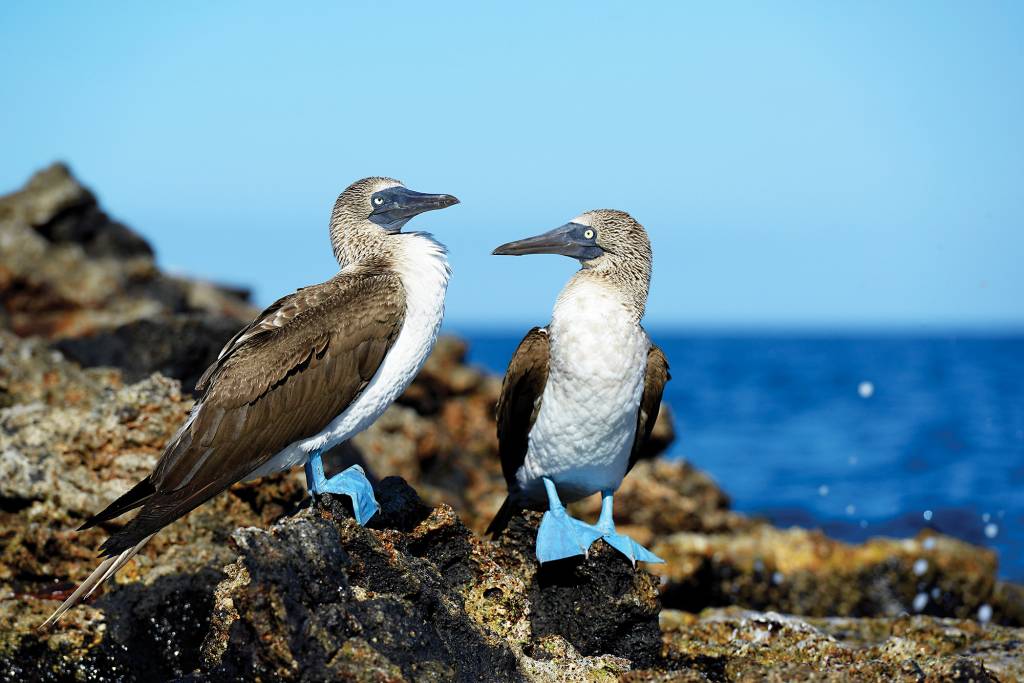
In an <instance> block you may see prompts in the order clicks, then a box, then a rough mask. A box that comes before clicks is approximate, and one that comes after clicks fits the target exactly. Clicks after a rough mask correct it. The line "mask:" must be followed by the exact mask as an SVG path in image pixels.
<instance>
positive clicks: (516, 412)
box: [485, 327, 550, 538]
mask: <svg viewBox="0 0 1024 683" xmlns="http://www.w3.org/2000/svg"><path fill="white" fill-rule="evenodd" d="M549 359H550V347H549V345H548V334H547V331H546V330H545V329H544V328H542V327H535V328H533V329H532V330H530V331H529V332H527V333H526V336H525V337H523V340H522V341H521V342H519V347H518V348H517V349H516V352H515V353H514V354H512V360H511V361H510V362H509V364H508V370H507V371H506V372H505V379H504V380H503V381H502V383H501V396H500V397H499V398H498V406H497V408H496V410H495V413H496V417H497V421H498V456H499V457H500V458H501V471H502V474H504V475H505V482H506V484H508V489H509V495H508V497H506V498H505V502H504V503H503V504H502V506H501V509H500V510H498V513H497V514H496V515H495V516H494V519H492V520H491V523H490V524H489V525H488V527H487V531H486V532H485V533H487V534H490V535H492V536H494V537H495V538H497V537H498V535H499V534H500V533H501V532H502V530H503V529H504V528H505V527H506V526H508V523H509V520H510V519H512V516H513V515H514V514H515V513H516V512H518V511H519V510H520V507H519V506H518V505H517V504H516V501H515V496H514V492H515V489H516V472H517V471H518V470H519V468H520V467H521V466H522V464H523V461H524V460H526V451H527V449H528V448H529V445H530V441H529V438H530V429H532V428H533V423H534V421H536V419H537V413H538V412H540V403H541V397H543V395H544V386H545V385H546V384H547V382H548V361H549Z"/></svg>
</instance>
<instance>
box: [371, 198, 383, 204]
mask: <svg viewBox="0 0 1024 683" xmlns="http://www.w3.org/2000/svg"><path fill="white" fill-rule="evenodd" d="M373 203H374V204H376V205H377V206H380V205H381V204H383V203H384V198H383V197H374V198H373Z"/></svg>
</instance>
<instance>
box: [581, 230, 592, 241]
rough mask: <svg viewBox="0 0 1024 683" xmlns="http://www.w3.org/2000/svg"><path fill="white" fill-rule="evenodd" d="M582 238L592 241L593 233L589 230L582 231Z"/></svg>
mask: <svg viewBox="0 0 1024 683" xmlns="http://www.w3.org/2000/svg"><path fill="white" fill-rule="evenodd" d="M583 236H584V237H586V238H587V239H588V240H592V239H594V231H593V230H591V229H590V228H587V229H586V230H584V231H583Z"/></svg>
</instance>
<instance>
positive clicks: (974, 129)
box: [0, 2, 1024, 328]
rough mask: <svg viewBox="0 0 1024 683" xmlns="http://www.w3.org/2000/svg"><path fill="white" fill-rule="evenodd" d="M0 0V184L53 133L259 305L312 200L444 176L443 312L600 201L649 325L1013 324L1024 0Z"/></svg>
mask: <svg viewBox="0 0 1024 683" xmlns="http://www.w3.org/2000/svg"><path fill="white" fill-rule="evenodd" d="M284 7H285V5H283V4H281V3H274V4H270V3H267V4H256V3H227V2H217V3H206V2H175V3H163V4H160V5H157V4H155V3H147V4H145V6H139V5H129V4H127V3H124V4H119V3H102V2H88V3H86V2H76V3H42V2H22V3H18V2H4V3H2V4H0V77H2V81H0V82H2V84H3V87H2V89H0V189H2V190H8V189H13V188H15V187H17V186H19V185H20V184H21V183H22V182H23V181H24V180H25V178H26V177H27V176H28V175H29V174H30V173H31V172H32V171H33V170H35V169H36V168H38V167H40V166H42V165H44V164H46V163H48V162H50V161H52V160H55V159H63V160H66V161H68V162H69V163H70V164H71V165H72V167H73V169H74V170H75V171H76V172H77V173H78V174H79V175H80V176H81V177H82V178H83V179H84V180H85V181H86V182H87V183H88V184H89V185H91V186H92V187H93V188H94V189H96V190H97V191H98V193H99V195H100V197H101V200H102V201H103V203H104V205H105V206H106V207H107V208H108V209H109V211H110V212H111V213H112V214H113V215H114V216H116V217H117V218H119V219H122V220H124V221H125V222H127V223H128V224H130V225H132V226H134V227H136V228H137V229H139V230H140V231H141V232H143V233H144V234H145V235H146V236H147V237H149V238H150V239H151V240H152V241H153V242H154V243H155V246H156V248H157V250H158V253H159V257H160V261H161V262H162V264H163V265H164V266H166V267H169V268H172V269H175V270H178V271H183V272H188V273H192V274H197V275H203V276H207V277H210V278H214V279H219V280H223V281H227V282H233V283H242V284H249V285H252V286H253V287H254V288H255V292H256V296H257V298H258V300H259V301H260V302H261V303H266V302H269V301H270V300H272V299H274V298H275V297H276V296H278V295H279V294H281V293H284V292H287V291H291V290H293V289H294V288H296V287H298V286H301V285H303V284H306V283H309V282H312V281H320V280H323V279H325V278H327V277H329V276H330V275H331V274H332V273H333V272H334V270H335V265H334V263H333V260H332V258H331V255H330V251H329V248H328V242H327V218H328V214H329V211H330V207H331V205H332V203H333V201H334V198H335V197H336V195H337V194H338V192H339V191H340V190H342V189H343V188H344V187H345V186H346V185H348V183H350V182H351V181H352V180H355V179H356V178H359V177H362V176H366V175H378V174H379V175H391V176H394V177H397V178H399V179H402V180H403V181H405V182H406V183H407V184H408V185H409V186H410V187H412V188H414V189H418V190H423V191H436V192H451V193H453V194H456V195H458V196H459V197H460V198H461V199H462V201H463V203H462V204H461V205H460V206H457V207H455V208H453V209H449V210H447V211H444V212H440V213H436V214H428V215H426V216H423V217H421V218H419V219H417V220H415V221H414V222H413V223H412V224H410V228H419V229H429V230H431V231H432V232H434V233H435V235H436V236H437V237H438V238H439V239H441V240H442V241H443V242H445V243H447V244H448V245H449V247H450V250H451V257H452V262H453V265H454V269H455V277H454V279H453V281H452V284H451V287H450V289H449V306H448V322H449V326H450V327H455V328H458V327H463V328H465V327H470V326H480V325H493V324H510V325H514V326H517V327H520V326H522V325H525V324H530V323H539V322H544V321H546V320H547V318H548V316H549V314H550V309H551V305H552V303H553V301H554V297H555V295H556V292H557V291H558V289H559V288H560V287H561V286H562V284H563V282H564V281H565V279H566V278H567V277H568V276H569V274H570V273H571V272H572V270H573V264H572V263H571V262H569V261H568V260H567V259H559V258H556V257H533V258H519V259H513V258H499V257H492V256H489V255H488V254H489V252H490V249H491V248H492V247H494V246H495V245H497V244H499V243H501V242H505V241H507V240H509V239H513V238H517V237H521V236H526V235H528V234H533V233H535V232H538V231H541V230H545V229H548V228H550V227H554V226H556V225H560V224H561V223H563V222H565V221H566V220H568V219H569V218H572V217H573V216H575V215H576V214H578V213H580V212H581V211H583V210H586V209H591V208H598V207H611V208H620V209H625V210H628V211H630V212H631V213H633V215H634V216H636V217H637V218H638V219H639V220H640V221H641V222H642V223H644V224H645V225H646V227H647V229H648V231H649V232H650V234H651V237H652V240H653V243H654V249H655V280H654V284H653V289H652V293H651V301H650V306H649V309H648V321H649V323H650V324H651V325H654V326H687V327H693V326H703V325H710V326H734V325H740V326H744V327H759V326H769V327H780V326H786V325H791V324H792V325H800V326H812V327H814V326H819V327H831V326H844V327H846V326H858V325H867V326H873V325H899V326H911V327H914V326H919V325H933V326H946V325H954V326H985V325H1011V326H1022V325H1024V266H1022V261H1024V124H1022V122H1024V40H1022V38H1021V36H1022V35H1024V3H1020V2H1006V3H996V2H918V3H913V2H900V3H889V2H877V3H872V2H847V3H824V2H807V3H762V2H756V3H749V4H747V3H730V4H725V3H708V4H704V5H696V4H690V3H675V2H672V3H668V2H666V3H661V4H655V3H627V2H622V3H614V4H602V3H596V2H580V3H572V4H566V3H522V2H516V3H501V4H499V3H459V4H448V3H422V2H420V3H371V2H363V3H358V4H356V3H352V4H350V3H323V4H309V3H303V4H302V5H301V6H295V7H289V9H288V10H287V11H285V10H284V9H283V8H284Z"/></svg>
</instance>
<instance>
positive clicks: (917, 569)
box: [914, 557, 928, 576]
mask: <svg viewBox="0 0 1024 683" xmlns="http://www.w3.org/2000/svg"><path fill="white" fill-rule="evenodd" d="M926 571H928V560H926V559H924V558H923V557H922V558H919V559H918V560H917V561H916V562H914V576H921V575H922V574H924V573H925V572H926Z"/></svg>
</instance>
